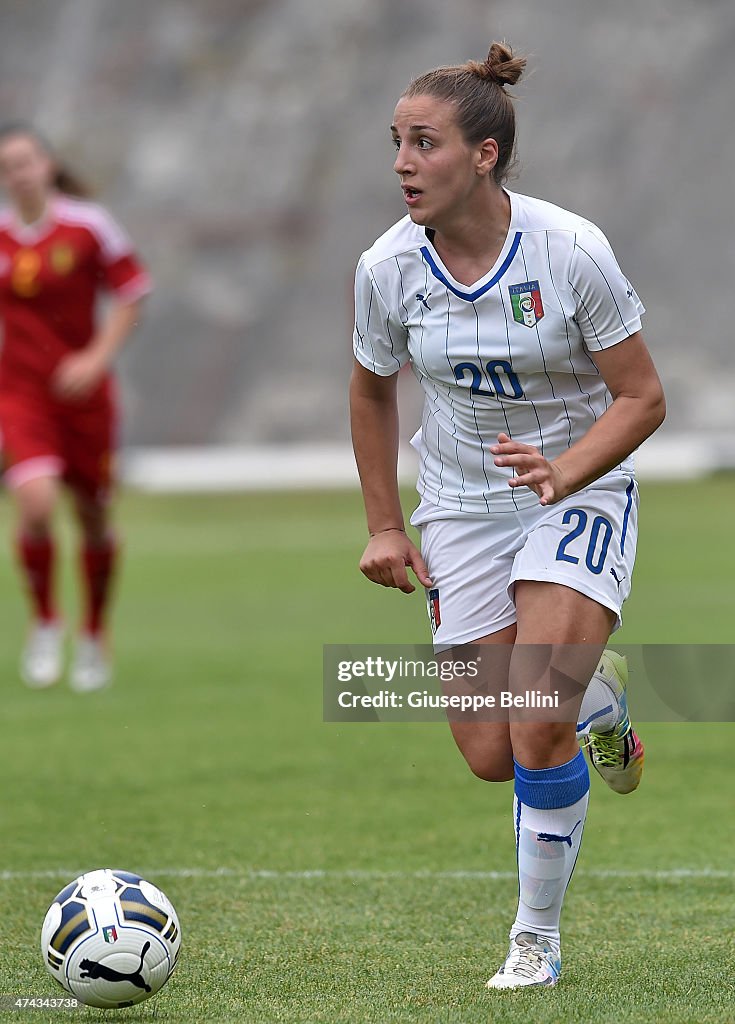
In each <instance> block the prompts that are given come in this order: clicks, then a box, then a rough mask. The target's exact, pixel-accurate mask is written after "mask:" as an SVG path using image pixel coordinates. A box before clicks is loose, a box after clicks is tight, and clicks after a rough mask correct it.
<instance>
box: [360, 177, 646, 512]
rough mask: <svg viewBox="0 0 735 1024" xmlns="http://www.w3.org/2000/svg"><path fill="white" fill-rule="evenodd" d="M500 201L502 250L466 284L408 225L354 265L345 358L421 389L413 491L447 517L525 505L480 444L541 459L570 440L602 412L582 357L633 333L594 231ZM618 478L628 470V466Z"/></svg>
mask: <svg viewBox="0 0 735 1024" xmlns="http://www.w3.org/2000/svg"><path fill="white" fill-rule="evenodd" d="M508 195H509V198H510V202H511V220H510V227H509V230H508V235H507V237H506V240H505V244H504V246H503V249H502V251H501V253H500V255H499V256H498V259H497V261H496V263H495V265H494V266H493V267H492V268H491V269H490V270H489V271H488V273H487V274H486V275H485V276H484V277H483V278H481V279H480V280H479V281H477V282H476V283H475V284H473V285H471V286H467V285H464V284H461V283H459V282H458V281H456V280H455V279H454V278H453V277H452V275H451V274H450V273H449V271H448V270H447V268H446V267H445V266H444V265H443V263H442V260H441V258H440V257H439V254H438V253H437V251H436V249H435V248H434V246H433V245H432V242H431V239H430V233H427V231H426V229H424V228H423V227H421V226H420V225H417V224H414V223H413V221H412V220H411V219H410V217H404V218H403V219H402V220H400V221H399V222H398V223H397V224H395V225H394V226H393V227H392V228H390V229H389V230H388V231H387V232H386V233H385V234H384V235H382V236H381V237H380V238H379V239H378V240H377V241H376V242H375V244H374V245H373V246H372V247H371V248H370V249H368V250H367V251H366V252H364V253H363V254H362V256H361V257H360V261H359V263H358V267H357V274H356V281H355V331H354V339H353V346H354V352H355V356H356V357H357V359H358V360H359V361H360V363H361V364H362V365H363V366H365V367H367V368H368V369H369V370H372V371H373V372H374V373H377V374H380V375H381V376H388V375H390V374H393V373H396V372H397V371H398V370H399V369H400V368H401V367H402V366H403V365H404V364H406V363H409V362H410V364H411V367H412V369H413V372H414V374H415V375H416V377H417V378H418V381H419V383H420V384H421V387H422V388H423V391H424V407H423V417H422V424H421V430H420V431H419V432H418V434H417V435H416V437H415V438H414V441H413V442H412V443H413V444H414V446H415V447H416V448H417V449H418V452H419V456H420V471H419V480H418V484H417V489H418V491H419V493H420V494H421V496H422V498H423V499H424V502H426V503H428V504H430V505H434V506H438V507H439V508H440V509H444V510H451V511H454V512H457V513H462V512H470V513H487V512H509V511H513V510H515V509H518V508H526V507H529V506H531V505H534V504H536V503H537V502H538V496H537V495H536V494H535V493H534V492H533V491H531V490H530V489H529V488H527V487H518V488H510V487H509V486H508V479H509V477H510V476H512V475H513V470H512V468H511V467H498V466H495V464H494V461H493V456H492V453H491V452H490V451H489V446H490V445H492V444H495V443H496V441H497V435H498V434H499V433H500V432H501V431H503V432H505V433H507V434H509V435H510V437H512V438H513V439H514V440H517V441H521V442H523V443H525V444H531V445H534V446H536V447H537V448H538V449H539V450H540V451H541V452H542V453H543V454H544V455H545V456H546V458H547V459H553V458H555V457H557V456H558V455H560V454H561V453H562V452H563V451H564V450H565V449H567V448H569V447H571V445H573V444H574V443H575V442H576V441H578V440H579V439H580V438H581V437H582V436H583V435H584V434H585V433H586V432H587V431H588V430H589V428H590V427H591V426H592V424H593V423H594V422H595V420H597V419H598V418H599V417H600V416H601V415H602V414H603V413H604V412H605V410H606V409H607V408H608V406H609V405H610V404H611V401H612V399H611V396H610V393H609V392H608V390H607V388H606V386H605V383H604V381H603V379H602V377H601V375H600V373H599V371H598V370H597V368H596V366H595V364H594V362H593V361H592V358H591V357H590V353H591V352H595V351H600V350H602V349H605V348H609V347H611V346H612V345H616V344H618V343H619V342H621V341H623V340H624V339H625V338H627V337H629V336H630V335H632V334H635V332H636V331H638V330H640V327H641V319H640V318H641V314H642V313H643V312H644V308H643V305H642V304H641V302H640V299H639V298H638V296H637V295H636V293H635V291H634V289H633V287H632V285H631V284H630V282H629V281H628V279H627V278H626V277H625V276H624V275H623V273H622V271H621V270H620V267H619V266H618V264H617V261H616V259H615V256H614V254H613V252H612V249H611V248H610V245H609V243H608V241H607V239H606V238H605V236H604V235H603V233H602V232H601V231H600V230H599V228H597V227H596V226H595V225H594V224H592V223H590V222H589V221H587V220H585V219H584V218H582V217H580V216H578V215H576V214H574V213H570V212H569V211H567V210H563V209H561V208H560V207H557V206H553V205H552V204H550V203H546V202H543V201H542V200H539V199H533V198H530V197H528V196H523V195H519V194H517V193H513V192H508ZM621 469H623V470H625V471H626V472H631V471H632V459H629V460H626V463H625V464H624V466H622V467H621ZM422 504H423V503H422Z"/></svg>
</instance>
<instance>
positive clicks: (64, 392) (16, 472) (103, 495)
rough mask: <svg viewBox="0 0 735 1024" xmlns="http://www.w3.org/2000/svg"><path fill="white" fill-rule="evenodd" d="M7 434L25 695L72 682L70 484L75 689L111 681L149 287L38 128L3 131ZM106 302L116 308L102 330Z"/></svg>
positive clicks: (0, 389)
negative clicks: (119, 444) (64, 503)
mask: <svg viewBox="0 0 735 1024" xmlns="http://www.w3.org/2000/svg"><path fill="white" fill-rule="evenodd" d="M0 186H2V188H3V189H4V191H5V192H6V194H7V197H8V199H9V201H10V202H9V206H8V207H7V208H6V209H3V210H0V322H1V323H2V335H3V342H2V352H0V432H1V438H2V456H3V461H4V465H5V482H6V484H7V486H8V488H9V489H10V492H11V494H12V495H13V499H14V503H15V506H16V509H17V514H18V534H17V552H18V558H19V561H20V566H21V570H22V572H23V574H24V576H25V580H26V583H27V587H28V591H29V593H30V597H31V602H32V608H33V622H32V624H31V629H30V632H29V635H28V639H27V642H26V646H25V649H24V651H23V654H22V658H21V673H22V676H23V678H24V680H25V682H26V683H27V684H28V685H29V686H34V687H44V686H50V685H51V684H53V683H55V682H56V681H57V680H58V679H59V678H60V675H61V672H62V653H63V641H64V626H63V623H62V620H61V618H60V617H59V614H58V611H57V607H56V603H55V598H54V592H53V582H54V562H55V545H54V540H53V534H52V529H51V525H52V516H53V512H54V509H55V506H56V504H57V501H58V498H59V491H60V483H61V482H62V481H63V482H64V483H65V484H67V485H68V487H69V489H70V491H71V493H72V495H73V499H74V508H75V511H76V516H77V518H78V520H79V525H80V527H81V533H82V549H81V568H82V578H83V583H84V595H85V613H84V622H83V625H82V628H81V630H80V633H79V636H78V638H77V643H76V650H75V655H74V660H73V664H72V668H71V674H70V683H71V685H72V686H73V687H74V688H75V689H77V690H94V689H98V688H99V687H101V686H104V685H105V684H106V683H107V682H108V681H109V679H110V671H111V670H110V662H109V654H108V648H107V643H106V638H105V634H104V626H105V611H106V608H107V603H108V597H109V593H110V582H111V579H112V576H113V569H114V564H115V559H116V547H115V541H114V537H113V534H112V532H111V528H110V520H109V499H110V488H111V483H112V456H113V448H114V443H115V434H116V425H117V424H116V420H117V415H116V403H115V392H114V385H113V380H112V378H111V374H110V370H111V366H112V363H113V360H114V358H115V356H116V354H117V352H118V351H119V350H120V348H121V347H122V345H123V344H124V342H125V340H126V339H127V338H128V336H129V335H130V333H131V331H132V329H133V327H134V326H135V324H136V323H137V321H138V317H139V314H140V300H141V297H142V296H143V295H144V294H145V293H146V292H148V291H149V288H150V283H149V279H148V275H147V273H146V271H145V270H144V268H143V266H142V265H141V263H140V261H139V260H138V259H137V257H136V256H135V254H134V253H133V250H132V246H131V244H130V241H129V239H128V238H127V236H126V235H125V233H124V232H123V231H122V230H121V228H120V227H118V225H117V224H116V223H115V222H114V220H113V219H112V218H111V217H110V215H109V214H108V213H107V212H106V211H105V210H103V209H102V208H101V207H99V206H97V205H95V204H93V203H90V202H87V201H84V200H82V199H80V198H74V197H73V196H72V195H71V194H67V190H68V192H77V191H79V190H78V188H77V186H76V183H75V182H74V181H73V180H72V178H71V176H70V175H69V174H68V172H66V171H65V170H64V169H62V168H61V167H60V165H59V163H58V162H57V161H56V159H55V158H54V156H53V154H52V152H51V150H50V148H49V146H48V145H47V143H46V142H45V141H44V140H43V138H42V137H41V136H40V135H39V134H38V133H37V132H36V131H35V130H34V129H33V128H31V127H29V126H26V125H23V124H16V125H11V126H8V127H6V128H4V129H2V130H0ZM101 294H107V295H108V296H109V308H108V309H107V311H106V313H105V315H104V317H103V318H102V319H101V320H100V321H99V322H97V320H96V315H95V307H96V303H97V299H98V297H99V296H100V295H101Z"/></svg>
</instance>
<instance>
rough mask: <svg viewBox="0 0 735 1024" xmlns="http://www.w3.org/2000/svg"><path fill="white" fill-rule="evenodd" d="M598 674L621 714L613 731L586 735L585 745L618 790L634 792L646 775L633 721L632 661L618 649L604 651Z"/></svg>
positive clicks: (601, 772) (595, 764) (596, 765)
mask: <svg viewBox="0 0 735 1024" xmlns="http://www.w3.org/2000/svg"><path fill="white" fill-rule="evenodd" d="M597 674H598V675H601V676H602V678H603V679H604V680H605V682H606V683H607V685H608V686H609V687H610V689H611V690H612V691H613V692H614V694H615V697H616V699H617V702H618V705H619V707H620V717H619V719H618V723H617V725H616V726H615V728H614V729H612V730H610V732H594V731H591V732H590V733H589V735H587V736H584V737H582V748H583V749H584V750H585V751H586V753H587V756H588V757H589V759H590V764H591V765H592V767H593V768H594V769H595V771H596V772H597V773H598V774H599V775H601V776H602V778H603V779H604V780H605V782H606V783H607V784H608V786H609V787H610V789H614V790H615V792H616V793H632V792H633V790H634V789H636V788H637V787H638V783H639V782H640V781H641V775H642V774H643V758H644V748H643V744H642V743H641V741H640V739H639V737H638V736H637V735H636V733H635V732H634V730H633V726H632V725H631V724H630V715H629V714H628V701H627V699H626V695H625V687H626V684H627V682H628V663H627V661H626V659H625V658H624V657H623V656H622V655H620V654H616V652H615V651H603V653H602V657H601V659H600V664H599V665H598V667H597Z"/></svg>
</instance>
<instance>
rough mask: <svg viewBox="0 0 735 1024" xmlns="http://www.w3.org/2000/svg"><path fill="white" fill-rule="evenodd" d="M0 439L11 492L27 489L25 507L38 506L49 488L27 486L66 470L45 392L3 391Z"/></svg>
mask: <svg viewBox="0 0 735 1024" xmlns="http://www.w3.org/2000/svg"><path fill="white" fill-rule="evenodd" d="M0 440H1V443H2V464H3V473H4V482H5V485H6V486H7V487H8V489H9V491H10V492H11V493H16V492H18V491H19V490H20V488H21V487H23V488H24V494H25V498H24V499H23V502H22V503H23V505H24V507H25V506H26V505H30V506H32V507H34V508H35V507H37V506H38V504H39V503H40V502H41V500H42V498H43V494H44V492H45V491H46V490H48V489H49V488H44V487H43V486H42V485H41V486H39V487H31V488H27V487H25V486H24V485H26V484H28V483H31V482H34V481H36V480H39V479H47V478H55V477H58V476H60V475H61V474H62V472H63V469H64V461H63V453H62V443H61V436H60V430H59V423H58V420H57V418H56V416H55V415H54V410H53V408H52V407H51V404H50V403H49V402H47V401H46V400H45V399H44V396H43V394H42V393H39V394H31V393H28V394H26V393H24V392H20V391H19V392H15V391H13V390H12V389H10V388H7V387H6V389H5V390H4V391H0Z"/></svg>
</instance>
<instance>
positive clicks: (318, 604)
mask: <svg viewBox="0 0 735 1024" xmlns="http://www.w3.org/2000/svg"><path fill="white" fill-rule="evenodd" d="M703 498H704V501H705V504H704V506H703V504H702V501H703ZM408 500H409V501H410V500H411V499H410V496H408ZM733 506H735V481H734V480H733V479H731V478H720V479H713V480H712V481H709V482H707V483H706V484H703V483H698V484H696V485H689V486H684V485H679V484H677V485H676V486H664V485H656V486H653V485H649V486H647V487H645V488H644V489H643V506H642V526H641V542H640V555H639V562H638V567H637V570H636V581H635V586H634V596H633V597H632V598H631V600H630V602H629V604H628V605H627V607H626V626H625V630H624V633H623V634H621V635H620V637H619V638H620V639H621V640H625V641H627V642H629V643H639V642H644V641H649V642H653V641H655V642H658V643H667V642H672V643H683V642H691V643H696V642H701V643H707V642H709V643H717V642H722V643H724V642H730V641H732V639H733V627H732V622H733V582H732V581H733V578H735V543H733V540H732V528H731V522H732V508H733ZM703 507H704V510H705V514H706V523H704V524H703V523H702V514H703V511H702V510H703ZM120 520H121V522H122V525H123V531H124V534H125V537H126V561H125V568H124V573H123V578H122V580H121V587H120V593H119V600H118V603H117V609H116V638H117V655H118V678H117V681H116V685H115V686H114V687H113V688H111V689H110V690H109V691H107V692H104V693H99V694H94V695H89V696H87V697H78V696H76V695H74V694H72V693H71V692H69V691H68V690H67V689H66V688H65V687H63V686H60V687H57V688H55V689H53V690H51V691H47V692H42V693H34V692H30V691H28V690H26V689H24V688H23V687H22V685H21V684H20V683H19V682H18V681H17V678H16V662H17V648H18V645H19V640H20V637H21V636H22V631H23V628H24V614H25V612H24V607H23V604H22V602H21V599H20V597H19V594H18V592H17V586H16V580H15V576H14V570H13V567H12V565H11V562H10V557H9V554H8V550H7V547H8V546H7V544H5V545H3V548H2V550H1V551H0V603H1V604H0V606H1V607H2V620H1V624H0V630H1V631H2V633H1V635H2V644H1V645H0V679H1V680H2V683H1V685H2V688H3V693H2V698H3V700H2V710H3V714H2V724H1V725H0V757H1V758H2V799H1V800H0V837H1V840H0V841H1V843H2V846H1V849H2V862H1V863H0V993H7V994H16V995H22V996H31V995H44V994H45V995H50V994H56V993H53V988H54V985H53V982H52V981H51V979H50V978H48V977H47V975H46V972H45V970H44V967H43V963H42V961H41V957H40V953H39V951H38V931H39V927H40V923H41V920H42V918H43V915H44V913H45V910H46V907H47V905H48V903H49V902H50V900H51V899H52V897H53V896H54V894H55V893H56V892H57V891H58V890H59V889H60V888H61V886H62V884H63V883H64V882H66V881H68V880H69V879H71V878H72V877H74V875H76V874H77V873H79V872H80V871H82V870H89V869H91V868H93V867H100V866H113V867H122V868H127V869H129V870H133V871H139V872H140V873H142V874H145V875H147V876H148V877H150V879H151V880H152V881H154V882H156V883H158V884H159V885H161V886H162V887H163V888H164V889H165V890H166V892H167V893H168V894H169V896H170V897H171V899H172V900H173V902H174V903H175V905H176V907H177V909H178V911H179V916H180V918H181V922H182V928H183V934H184V945H183V949H182V956H181V961H180V966H179V969H178V970H177V972H176V974H175V975H174V977H173V978H172V980H171V981H170V983H169V984H168V986H167V987H166V988H165V989H164V991H163V992H162V993H161V994H160V995H159V996H157V997H155V998H154V999H153V1000H151V1001H150V1002H149V1003H144V1004H142V1005H141V1006H140V1007H137V1008H133V1009H130V1010H122V1011H117V1019H120V1020H125V1021H156V1022H184V1021H186V1022H189V1021H191V1022H204V1021H228V1022H238V1024H240V1022H241V1024H270V1022H283V1024H322V1022H323V1024H389V1022H396V1024H398V1022H400V1024H480V1022H482V1024H487V1022H489V1021H503V1022H506V1021H507V1022H514V1024H515V1022H518V1024H529V1022H534V1024H552V1022H559V1024H567V1022H572V1021H576V1022H580V1024H597V1022H600V1024H602V1022H610V1024H612V1022H615V1024H626V1022H629V1024H633V1022H635V1024H646V1022H659V1021H660V1022H667V1024H684V1022H687V1024H690V1022H698V1024H714V1022H718V1024H731V1022H732V1021H734V1020H735V1000H734V998H733V984H732V956H733V948H732V933H733V919H732V912H733V889H734V888H735V885H734V883H735V871H734V869H733V861H732V802H731V801H732V778H733V774H732V773H733V766H734V764H735V756H734V754H733V748H734V746H735V744H734V743H733V741H734V740H735V729H734V727H733V726H732V725H730V724H720V725H706V724H697V725H694V724H691V725H686V724H685V725H673V724H668V725H666V724H652V725H649V726H647V727H646V728H645V729H644V730H642V732H643V734H644V737H645V740H646V744H647V772H646V778H645V780H644V783H643V786H642V787H641V789H640V791H639V792H638V793H636V794H634V795H633V796H631V797H627V798H623V797H620V796H617V795H616V794H614V793H611V792H610V791H608V790H607V789H606V788H605V786H604V785H603V784H602V782H601V780H599V779H598V778H596V777H595V778H594V779H593V799H592V802H591V805H590V814H589V817H588V821H587V826H586V832H585V840H584V846H583V850H582V854H581V857H580V863H579V866H578V868H577V870H576V872H575V877H574V880H573V883H572V886H571V888H570V891H569V894H568V897H567V901H566V907H565V915H564V920H563V928H564V931H563V936H564V949H563V952H564V962H565V967H564V973H563V975H562V982H561V984H560V985H559V986H558V987H557V988H556V989H553V990H549V991H535V992H530V993H529V992H520V993H518V992H517V993H488V992H487V991H486V990H485V989H484V987H483V985H484V981H485V979H486V978H487V977H488V976H489V974H491V973H492V972H493V971H494V970H495V969H496V967H497V965H498V963H499V961H500V960H501V959H502V957H503V955H504V953H505V948H506V935H507V929H508V926H509V925H510V922H511V920H512V918H513V913H514V910H515V901H516V881H515V871H514V866H515V864H514V849H513V833H512V825H511V820H510V817H511V814H510V801H511V789H512V787H511V786H510V784H506V785H498V786H490V785H487V784H483V783H481V782H479V781H478V780H476V779H474V778H473V777H472V776H471V775H470V774H469V772H468V770H467V769H466V768H465V766H464V764H463V762H462V761H461V759H460V757H459V755H458V754H457V752H456V751H455V749H454V746H453V743H452V742H451V740H450V738H449V736H448V732H447V730H446V728H445V727H444V726H442V725H440V724H407V725H395V724H394V725H387V724H383V725H375V724H332V725H327V724H324V723H322V721H321V646H322V644H323V643H370V642H380V643H390V642H396V643H397V642H409V643H412V642H426V641H427V639H428V637H427V624H426V618H425V610H424V605H423V599H422V598H421V597H420V596H419V594H418V593H417V594H414V595H413V596H412V597H411V598H408V597H406V596H404V595H400V594H398V593H394V592H387V591H385V590H382V589H381V588H378V587H374V586H371V585H370V584H368V583H367V582H366V581H364V580H363V579H362V578H361V577H360V576H359V574H358V572H357V568H356V565H357V560H358V558H359V554H360V551H361V544H362V539H363V536H364V527H363V523H362V515H361V510H360V504H359V498H358V496H357V495H356V494H352V493H349V494H323V495H280V496H268V495H243V496H226V497H204V496H200V497H185V498H182V497H171V498H151V497H141V496H133V495H129V496H126V497H125V499H124V500H123V502H122V504H121V509H120ZM9 521H10V516H9V509H8V506H7V500H6V499H2V501H0V529H2V531H3V534H7V533H8V530H9ZM693 533H696V536H697V542H696V545H695V544H693V542H692V536H693ZM65 541H66V543H65V549H66V564H67V568H66V573H65V577H64V581H63V582H64V590H65V593H66V595H67V597H68V600H67V605H68V606H69V605H72V607H73V602H72V599H71V589H72V588H71V582H72V581H71V575H72V569H71V567H70V566H69V562H70V558H69V556H70V549H71V537H70V534H69V531H68V527H67V529H66V531H65ZM70 614H73V611H70ZM633 685H634V684H633ZM632 704H633V708H634V709H635V690H634V688H633V696H632ZM59 992H60V990H59ZM0 1016H3V1018H4V1019H5V1017H7V1019H15V1020H18V1019H23V1015H22V1014H18V1013H15V1014H10V1013H8V1014H7V1015H1V1014H0ZM107 1016H108V1014H107V1015H106V1014H105V1013H104V1012H103V1011H97V1010H91V1009H85V1010H82V1011H80V1012H79V1019H82V1020H85V1021H96V1020H101V1019H107ZM30 1019H32V1020H33V1021H38V1022H41V1021H46V1020H49V1021H50V1020H58V1019H59V1013H56V1014H55V1015H54V1014H51V1015H47V1014H44V1013H33V1014H31V1015H30ZM65 1019H66V1018H65ZM75 1019H77V1018H75Z"/></svg>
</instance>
